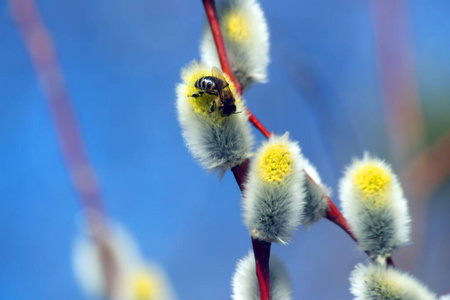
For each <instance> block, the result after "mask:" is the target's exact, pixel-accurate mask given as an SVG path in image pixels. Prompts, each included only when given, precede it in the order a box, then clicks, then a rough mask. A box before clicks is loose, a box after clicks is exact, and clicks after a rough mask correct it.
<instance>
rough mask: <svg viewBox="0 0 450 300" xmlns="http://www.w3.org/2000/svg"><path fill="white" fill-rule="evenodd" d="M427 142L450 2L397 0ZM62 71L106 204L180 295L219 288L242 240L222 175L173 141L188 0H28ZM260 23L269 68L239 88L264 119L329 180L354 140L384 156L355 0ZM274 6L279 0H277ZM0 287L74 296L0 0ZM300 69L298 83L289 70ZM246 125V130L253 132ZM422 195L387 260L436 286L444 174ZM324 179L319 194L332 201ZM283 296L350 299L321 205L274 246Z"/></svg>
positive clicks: (38, 97)
mask: <svg viewBox="0 0 450 300" xmlns="http://www.w3.org/2000/svg"><path fill="white" fill-rule="evenodd" d="M406 2H407V3H408V4H409V6H410V17H411V19H410V20H411V32H412V43H413V44H412V47H413V48H412V49H413V52H414V64H415V71H416V72H415V74H414V77H415V78H416V79H417V83H418V85H417V88H418V91H419V95H420V100H421V103H420V106H421V108H422V111H423V114H424V117H425V121H426V123H425V125H426V127H425V132H426V134H427V135H426V139H427V143H428V144H431V143H433V142H434V141H436V140H437V138H438V137H439V136H441V135H443V134H444V133H445V132H447V131H448V130H449V129H450V121H449V120H450V118H449V114H450V101H449V97H450V86H449V85H448V82H449V78H450V51H449V48H450V35H449V33H450V18H448V15H449V12H450V2H448V1H445V0H440V1H438V0H435V1H419V0H415V1H406ZM37 4H38V7H39V9H40V11H41V14H42V17H43V20H44V22H45V24H46V26H47V27H48V30H49V31H50V33H51V35H52V38H53V41H54V43H55V47H56V50H57V53H58V56H59V59H60V62H61V66H62V69H63V72H64V75H65V79H66V83H67V87H68V90H69V92H70V95H71V98H72V100H73V107H74V110H75V113H76V116H77V119H78V122H79V125H80V128H81V131H82V135H83V137H84V141H85V144H86V147H87V151H88V154H89V157H90V161H91V163H92V165H93V167H94V168H95V170H96V174H97V176H98V179H99V182H100V184H101V188H102V192H103V195H104V199H105V203H106V206H107V209H108V212H109V214H110V216H111V217H112V218H113V219H115V220H118V221H119V222H121V223H122V224H124V226H125V227H127V228H128V229H129V230H130V232H131V233H132V234H133V235H134V236H135V238H136V239H137V241H138V243H139V245H140V247H141V250H142V252H143V253H144V254H145V256H146V257H147V258H148V259H149V260H153V261H155V262H157V263H159V264H160V265H161V266H162V267H163V268H164V269H165V270H166V272H167V273H168V275H169V277H170V279H171V280H172V282H173V285H174V287H175V290H176V293H177V294H178V296H179V299H230V294H231V288H230V279H231V275H232V273H233V270H234V267H235V263H236V261H237V260H238V259H240V258H241V257H243V256H244V255H245V254H246V253H247V251H248V249H250V247H251V243H250V238H249V236H248V233H247V231H246V229H245V227H244V226H243V224H242V220H241V210H240V192H239V189H238V187H237V185H236V183H235V181H234V178H233V176H231V174H230V173H227V174H226V175H225V177H224V178H223V179H222V181H219V180H218V178H217V176H215V175H208V174H206V173H205V172H204V171H203V170H202V169H201V168H200V167H199V166H198V165H197V164H196V162H195V161H194V160H193V159H192V157H191V156H190V155H189V153H188V152H187V149H186V147H185V146H184V143H183V140H182V137H181V133H180V128H179V125H178V122H177V117H176V112H175V108H174V101H175V96H174V89H175V85H176V83H177V82H178V81H179V76H180V75H179V72H180V69H181V68H182V67H183V66H185V65H186V64H187V63H189V62H190V61H191V60H193V59H198V58H199V54H198V46H199V41H200V38H201V32H202V25H203V22H204V10H203V7H202V5H201V1H143V0H134V1H124V0H108V1H105V0H99V1H88V0H79V1H71V0H59V1H55V0H53V1H51V0H47V1H43V0H40V1H37ZM261 4H262V7H263V9H264V11H265V13H266V17H267V20H268V23H269V28H270V32H271V43H272V46H271V60H272V62H271V64H270V66H269V78H270V81H269V83H267V84H264V85H255V86H253V87H252V89H251V90H250V91H249V92H248V93H247V94H246V95H245V97H246V99H247V104H248V106H249V108H250V109H251V110H252V111H253V113H254V114H255V115H256V116H257V117H258V118H259V119H260V120H261V121H262V122H263V123H264V124H265V125H266V127H267V128H269V129H270V130H271V131H273V132H275V133H279V134H282V133H284V132H285V131H290V133H291V136H292V137H293V138H294V139H296V140H298V141H299V142H300V145H301V147H302V149H303V152H304V154H305V155H306V156H307V157H309V158H310V160H311V161H312V162H313V163H314V164H315V165H316V166H317V168H318V170H319V172H320V173H321V175H322V179H323V180H324V182H325V183H327V184H328V185H329V186H330V187H331V188H332V189H333V190H334V191H336V190H337V188H336V186H337V182H338V180H339V176H340V175H341V172H342V170H343V169H344V167H345V165H346V164H348V163H349V162H350V161H351V158H352V157H354V156H361V155H362V153H363V151H364V150H368V151H370V152H371V153H374V154H377V155H378V156H380V157H382V158H385V159H387V160H389V159H390V146H389V139H388V137H387V134H386V131H387V127H386V123H385V113H384V106H383V93H382V92H381V86H380V84H381V83H380V78H379V70H378V63H377V47H376V44H375V35H374V22H373V18H372V13H371V9H372V6H371V4H370V2H368V1H355V0H338V1H331V0H314V1H313V0H301V1H261ZM288 5H289V7H288ZM0 54H1V55H0V95H1V97H0V166H1V172H0V243H1V244H0V245H1V246H0V298H1V299H36V300H40V299H66V300H72V299H87V298H86V296H85V295H84V293H83V292H82V291H81V290H80V288H79V286H78V285H77V282H76V281H75V277H74V275H73V271H72V269H71V255H72V252H71V251H72V246H73V242H74V238H75V235H76V233H77V230H78V228H77V226H76V224H75V219H76V216H77V215H79V214H80V211H81V209H80V204H79V201H78V199H77V197H76V195H75V192H74V190H73V187H72V186H71V183H70V179H69V177H68V173H67V169H66V167H65V164H64V161H63V158H62V155H61V152H60V148H59V144H58V141H57V137H56V134H55V128H54V124H53V122H52V120H51V117H50V114H49V111H48V108H47V106H46V103H45V98H44V94H43V90H42V88H41V86H40V84H39V81H38V79H37V77H36V73H35V71H34V69H33V67H32V65H31V62H30V59H29V57H28V54H27V52H26V50H25V48H24V45H23V42H22V39H21V38H20V36H19V32H18V30H17V28H16V26H15V24H14V22H13V20H12V17H11V13H10V11H9V5H8V3H7V2H6V1H0ZM298 72H301V74H306V75H305V76H306V78H307V79H308V80H310V82H312V84H311V86H313V88H311V89H312V90H314V93H311V91H310V90H308V89H305V88H304V87H302V86H299V84H298V80H297V77H296V76H297V74H299V73H298ZM255 135H256V136H257V137H258V141H260V140H262V138H261V135H260V134H259V133H257V132H255ZM449 183H450V182H449V180H448V178H447V181H446V183H445V184H442V185H441V186H440V187H439V188H438V189H437V190H435V191H434V192H433V193H432V195H430V197H429V198H427V199H422V201H424V202H423V203H425V205H424V206H425V207H426V209H427V210H426V212H424V213H423V214H422V217H423V219H422V220H413V223H414V222H418V224H422V225H423V228H422V229H423V231H424V235H423V236H422V240H419V241H413V243H415V244H419V245H422V248H421V251H420V254H419V256H418V257H415V258H414V259H408V258H404V259H402V258H401V256H402V250H400V251H399V253H398V254H397V255H396V257H398V259H399V263H398V266H399V267H400V268H402V269H406V270H410V271H413V272H414V274H415V275H416V276H417V277H418V278H419V279H420V280H422V281H423V282H424V283H426V284H427V285H428V286H429V287H430V288H431V289H433V290H434V291H436V292H444V291H445V290H448V289H450V286H449V285H448V284H449V283H448V278H450V257H449V253H450V244H449V238H448V237H449V234H450V202H449V199H450V185H449ZM336 195H337V192H334V193H333V199H334V200H335V202H336V203H338V199H337V198H336ZM273 253H275V254H277V255H279V256H280V257H281V258H282V259H283V260H284V261H285V263H286V265H287V267H288V270H289V273H290V275H291V278H292V282H293V286H294V298H295V299H351V295H350V293H349V292H348V288H349V283H348V275H349V273H350V272H351V270H352V269H353V267H354V265H355V264H356V263H358V262H364V261H365V260H366V258H365V257H364V255H362V254H361V253H360V251H359V250H358V249H357V248H356V246H355V244H354V243H353V242H352V241H351V240H350V238H348V237H347V236H346V235H345V234H344V233H343V232H342V231H341V230H340V229H338V228H337V227H336V226H334V225H333V224H331V223H329V222H327V221H320V222H319V223H318V224H316V225H314V226H313V227H312V228H311V229H310V230H308V231H305V230H302V229H300V230H298V231H297V232H296V235H295V239H294V240H293V242H292V243H291V244H290V245H289V246H280V245H274V246H273Z"/></svg>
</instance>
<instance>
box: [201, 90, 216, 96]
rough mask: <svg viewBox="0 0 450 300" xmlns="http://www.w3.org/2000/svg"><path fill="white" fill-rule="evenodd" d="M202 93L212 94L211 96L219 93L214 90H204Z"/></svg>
mask: <svg viewBox="0 0 450 300" xmlns="http://www.w3.org/2000/svg"><path fill="white" fill-rule="evenodd" d="M204 93H207V94H208V95H213V96H217V95H219V93H217V92H216V91H204Z"/></svg>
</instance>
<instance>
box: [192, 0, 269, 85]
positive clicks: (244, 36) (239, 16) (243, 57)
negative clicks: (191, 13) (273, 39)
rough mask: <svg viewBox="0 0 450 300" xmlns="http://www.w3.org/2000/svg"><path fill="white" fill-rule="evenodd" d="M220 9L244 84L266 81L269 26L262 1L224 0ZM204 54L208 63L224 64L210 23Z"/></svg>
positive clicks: (228, 46)
mask: <svg viewBox="0 0 450 300" xmlns="http://www.w3.org/2000/svg"><path fill="white" fill-rule="evenodd" d="M217 12H218V16H219V21H220V24H221V29H222V33H223V37H224V42H225V46H226V49H227V54H228V58H229V61H230V65H231V68H232V69H233V73H234V75H235V76H236V78H237V79H238V81H239V83H240V84H241V85H242V88H243V89H244V90H245V89H248V87H250V85H251V84H252V83H253V82H266V81H267V66H268V64H269V61H270V60H269V30H268V26H267V21H266V18H265V16H264V12H263V10H262V9H261V6H260V4H259V3H258V2H257V1H256V0H229V1H220V2H219V3H218V7H217ZM200 55H201V60H202V62H204V63H206V64H207V65H208V66H210V67H212V66H220V62H219V57H218V55H217V49H216V45H215V43H214V39H213V36H212V34H211V29H210V27H209V25H207V26H206V28H205V30H204V33H203V39H202V42H201V45H200Z"/></svg>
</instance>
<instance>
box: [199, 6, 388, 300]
mask: <svg viewBox="0 0 450 300" xmlns="http://www.w3.org/2000/svg"><path fill="white" fill-rule="evenodd" d="M203 5H204V7H205V11H206V15H207V17H208V21H209V25H210V28H211V32H212V35H213V37H214V42H215V44H216V48H217V53H218V56H219V60H220V64H221V66H222V70H223V72H225V73H226V74H227V75H228V77H229V78H230V80H231V81H232V82H233V83H234V85H235V86H236V91H237V93H238V94H239V95H242V89H241V85H240V84H239V82H238V80H237V79H236V77H235V76H234V74H233V70H232V68H231V65H230V62H229V60H228V55H227V50H226V47H225V42H224V40H223V36H222V31H221V29H220V22H219V18H218V17H217V10H216V6H215V1H214V0H203ZM247 113H248V115H249V121H250V123H252V125H253V126H254V127H255V128H256V129H258V130H259V131H260V132H261V133H262V134H263V135H264V136H265V137H266V138H269V137H270V136H271V133H270V131H269V130H267V128H265V127H264V125H263V124H262V123H261V122H260V121H259V120H258V119H257V118H256V117H255V116H254V115H253V114H252V112H251V111H250V110H249V109H248V108H247ZM248 167H249V160H248V159H247V160H246V161H245V162H244V163H243V164H242V165H240V166H237V167H235V168H233V169H232V172H233V174H234V177H235V179H236V182H237V183H238V185H239V188H240V189H241V191H242V192H244V189H245V186H244V183H245V178H246V176H247V172H248ZM307 178H308V180H310V181H312V182H314V181H313V180H312V178H311V177H310V176H307ZM328 205H329V210H328V212H327V214H326V218H327V219H328V220H330V221H332V222H333V223H335V224H336V225H338V226H339V227H341V228H342V229H343V230H344V231H345V232H346V233H347V234H348V235H349V236H350V237H351V238H352V239H353V240H354V241H355V242H358V241H357V239H356V237H355V236H354V235H353V233H352V232H351V230H350V226H349V224H348V222H347V220H346V219H345V218H344V216H343V215H342V213H341V212H340V211H339V209H338V208H337V207H336V205H335V204H334V203H333V202H332V201H331V199H330V198H328ZM252 244H253V252H254V255H255V262H256V275H257V277H258V283H259V290H260V293H261V298H260V299H261V300H270V283H269V257H270V243H266V242H262V241H258V240H257V239H253V238H252ZM366 253H367V254H368V255H370V253H368V252H366ZM387 263H388V264H389V265H391V266H394V262H393V261H392V258H390V257H389V258H387Z"/></svg>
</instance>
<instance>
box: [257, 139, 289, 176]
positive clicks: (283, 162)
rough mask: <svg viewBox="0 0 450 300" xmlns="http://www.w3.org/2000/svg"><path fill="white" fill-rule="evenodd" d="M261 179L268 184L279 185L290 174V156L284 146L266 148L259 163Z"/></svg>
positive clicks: (275, 145) (274, 145) (277, 145)
mask: <svg viewBox="0 0 450 300" xmlns="http://www.w3.org/2000/svg"><path fill="white" fill-rule="evenodd" d="M259 168H260V175H261V177H262V179H263V180H264V181H266V182H270V183H280V182H282V181H283V179H284V178H285V177H286V175H288V174H289V173H291V172H292V155H291V152H290V151H289V149H288V147H287V146H286V145H285V144H281V143H280V144H273V145H270V146H269V147H267V149H266V151H265V153H264V154H263V156H262V158H261V161H260V162H259Z"/></svg>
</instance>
